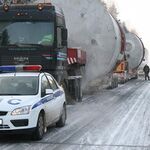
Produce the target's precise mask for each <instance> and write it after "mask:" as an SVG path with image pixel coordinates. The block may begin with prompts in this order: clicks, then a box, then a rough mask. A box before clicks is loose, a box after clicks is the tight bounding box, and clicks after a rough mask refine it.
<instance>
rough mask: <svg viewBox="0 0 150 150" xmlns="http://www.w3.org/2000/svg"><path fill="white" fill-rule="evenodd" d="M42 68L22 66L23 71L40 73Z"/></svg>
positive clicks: (39, 66)
mask: <svg viewBox="0 0 150 150" xmlns="http://www.w3.org/2000/svg"><path fill="white" fill-rule="evenodd" d="M41 69H42V66H41V65H26V66H23V70H24V71H41Z"/></svg>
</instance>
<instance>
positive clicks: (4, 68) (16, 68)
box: [0, 65, 42, 72]
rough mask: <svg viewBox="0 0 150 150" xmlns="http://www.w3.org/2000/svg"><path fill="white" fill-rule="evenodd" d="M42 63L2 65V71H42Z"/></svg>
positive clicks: (0, 67)
mask: <svg viewBox="0 0 150 150" xmlns="http://www.w3.org/2000/svg"><path fill="white" fill-rule="evenodd" d="M41 69H42V66H41V65H17V66H0V72H18V71H41Z"/></svg>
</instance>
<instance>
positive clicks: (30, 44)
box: [17, 43, 43, 47]
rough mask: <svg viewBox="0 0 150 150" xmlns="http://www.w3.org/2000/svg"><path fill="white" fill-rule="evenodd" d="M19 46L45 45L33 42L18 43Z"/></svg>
mask: <svg viewBox="0 0 150 150" xmlns="http://www.w3.org/2000/svg"><path fill="white" fill-rule="evenodd" d="M17 45H18V46H32V47H43V45H41V44H32V43H18V44H17Z"/></svg>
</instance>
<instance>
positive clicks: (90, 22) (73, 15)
mask: <svg viewBox="0 0 150 150" xmlns="http://www.w3.org/2000/svg"><path fill="white" fill-rule="evenodd" d="M48 1H49V0H48ZM48 1H46V0H45V2H48ZM38 2H43V1H42V0H38ZM52 3H53V5H57V6H59V7H61V8H62V9H63V12H64V15H65V19H66V26H67V29H68V34H69V41H68V46H69V47H81V48H82V49H84V50H86V52H87V64H86V75H85V78H86V79H87V80H86V81H90V80H93V79H95V78H96V77H102V76H105V75H106V74H108V73H109V72H112V70H113V69H114V67H115V65H116V63H117V61H118V60H120V59H122V56H123V55H122V54H121V53H122V36H121V32H120V29H119V27H118V23H117V22H116V21H115V20H114V18H113V17H112V16H111V15H110V14H109V13H108V12H107V11H106V9H105V8H104V6H103V5H102V4H101V1H100V0H52Z"/></svg>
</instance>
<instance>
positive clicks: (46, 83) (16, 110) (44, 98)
mask: <svg viewBox="0 0 150 150" xmlns="http://www.w3.org/2000/svg"><path fill="white" fill-rule="evenodd" d="M40 70H41V66H40V65H34V66H33V65H28V66H0V72H1V73H0V134H2V133H11V132H18V131H25V132H26V130H27V131H30V132H31V133H33V134H32V135H33V137H34V138H35V139H37V140H40V139H42V137H43V135H44V132H46V128H47V127H48V126H49V125H51V124H53V123H56V125H57V126H59V127H62V126H64V125H65V121H66V100H65V93H64V90H63V88H62V87H61V86H59V85H58V83H57V82H56V80H55V79H54V78H53V77H52V76H51V75H50V74H49V73H45V72H40ZM20 133H21V132H20Z"/></svg>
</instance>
